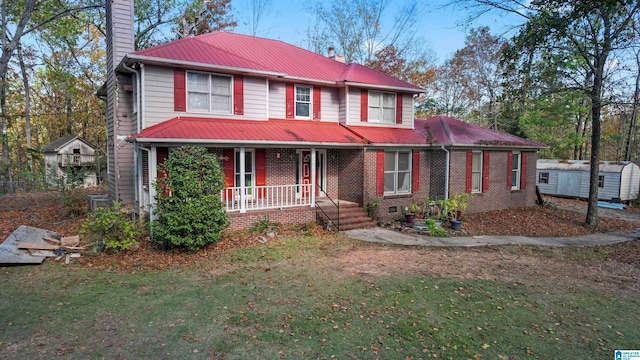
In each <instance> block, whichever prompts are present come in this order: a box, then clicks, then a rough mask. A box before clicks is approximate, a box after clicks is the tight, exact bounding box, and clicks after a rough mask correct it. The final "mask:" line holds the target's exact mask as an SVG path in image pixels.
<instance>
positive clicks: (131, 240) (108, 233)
mask: <svg viewBox="0 0 640 360" xmlns="http://www.w3.org/2000/svg"><path fill="white" fill-rule="evenodd" d="M134 216H135V214H131V213H128V212H127V211H124V210H123V209H122V205H121V204H120V203H119V202H114V203H113V207H112V208H97V209H96V211H95V212H93V213H92V214H90V215H89V217H87V219H86V220H85V221H84V223H83V224H82V226H81V228H80V234H81V235H82V236H83V238H85V239H88V241H89V242H90V243H91V244H93V249H94V251H95V252H101V251H102V250H105V251H113V252H115V251H122V250H128V249H129V248H131V247H132V246H134V245H138V244H139V242H138V238H139V237H141V236H142V235H144V228H146V227H145V226H143V225H142V224H139V223H138V222H136V221H135V218H134Z"/></svg>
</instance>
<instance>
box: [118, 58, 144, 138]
mask: <svg viewBox="0 0 640 360" xmlns="http://www.w3.org/2000/svg"><path fill="white" fill-rule="evenodd" d="M122 68H123V69H125V70H127V71H129V72H130V73H133V74H135V75H136V84H135V87H136V89H137V91H136V95H137V96H136V97H137V99H136V102H137V104H138V110H137V111H136V130H137V131H136V133H139V132H140V108H141V107H142V104H141V103H140V73H139V72H138V70H136V69H134V68H132V67H129V66H127V65H126V64H124V63H123V64H122Z"/></svg>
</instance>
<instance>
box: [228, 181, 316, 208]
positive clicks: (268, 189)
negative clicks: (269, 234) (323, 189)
mask: <svg viewBox="0 0 640 360" xmlns="http://www.w3.org/2000/svg"><path fill="white" fill-rule="evenodd" d="M243 193H244V196H241V195H242V194H243ZM302 195H304V196H302ZM220 197H221V199H222V202H223V203H225V205H226V209H227V212H233V211H250V210H266V209H281V208H286V207H294V206H305V205H307V206H310V205H311V184H297V185H272V186H248V187H244V188H242V187H228V188H225V189H224V190H222V193H221V194H220Z"/></svg>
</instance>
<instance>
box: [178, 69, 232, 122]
mask: <svg viewBox="0 0 640 360" xmlns="http://www.w3.org/2000/svg"><path fill="white" fill-rule="evenodd" d="M231 84H232V78H231V76H225V75H214V74H204V73H197V72H187V106H188V111H191V112H208V113H221V114H231V109H232V102H231V101H232V85H231Z"/></svg>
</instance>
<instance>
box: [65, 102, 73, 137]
mask: <svg viewBox="0 0 640 360" xmlns="http://www.w3.org/2000/svg"><path fill="white" fill-rule="evenodd" d="M65 103H66V112H67V135H72V133H71V96H70V95H67V97H66V99H65Z"/></svg>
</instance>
